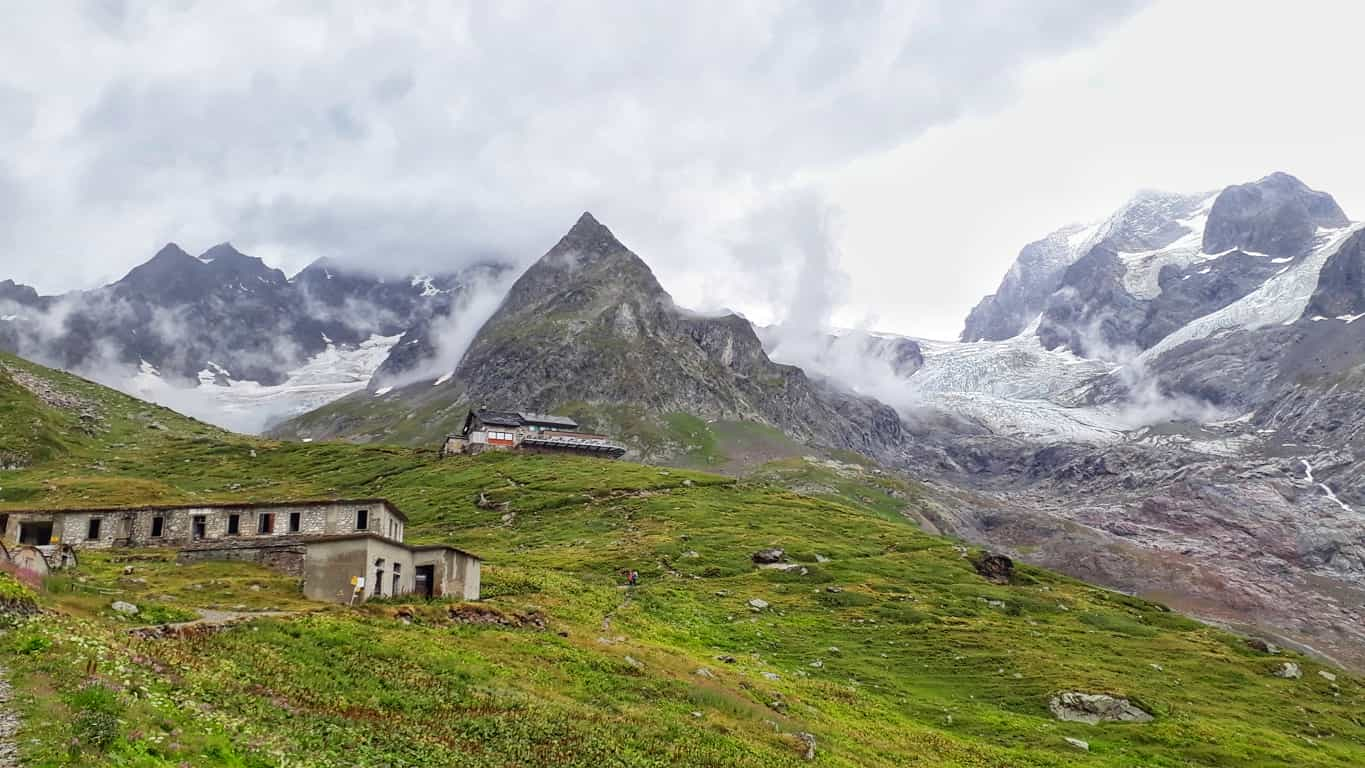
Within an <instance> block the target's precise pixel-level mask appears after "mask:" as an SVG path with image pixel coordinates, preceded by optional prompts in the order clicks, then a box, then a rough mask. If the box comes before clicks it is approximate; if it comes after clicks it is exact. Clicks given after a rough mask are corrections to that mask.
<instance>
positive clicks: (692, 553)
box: [682, 549, 701, 560]
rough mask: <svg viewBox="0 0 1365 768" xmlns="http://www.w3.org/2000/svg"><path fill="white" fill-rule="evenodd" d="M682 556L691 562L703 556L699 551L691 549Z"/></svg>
mask: <svg viewBox="0 0 1365 768" xmlns="http://www.w3.org/2000/svg"><path fill="white" fill-rule="evenodd" d="M682 556H683V557H685V558H687V559H689V560H695V559H696V558H698V557H701V554H700V553H698V552H697V550H695V549H689V550H687V551H686V552H684V553H682Z"/></svg>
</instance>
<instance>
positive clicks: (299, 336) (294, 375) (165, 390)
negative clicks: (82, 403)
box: [0, 243, 506, 431]
mask: <svg viewBox="0 0 1365 768" xmlns="http://www.w3.org/2000/svg"><path fill="white" fill-rule="evenodd" d="M505 269H506V268H505V267H503V266H501V265H498V264H477V265H475V266H472V267H466V268H464V269H462V270H460V271H458V272H452V273H447V274H434V275H413V276H406V277H401V278H394V277H385V276H381V275H379V274H376V273H372V272H362V271H357V270H355V269H353V268H346V267H342V266H340V265H338V264H337V263H335V262H333V261H331V260H328V259H321V260H318V261H316V262H314V263H312V264H310V265H309V266H308V267H306V268H305V269H303V270H302V271H300V272H299V273H298V274H296V275H294V276H293V277H287V276H286V275H285V274H284V273H283V272H281V271H280V270H278V269H274V268H271V267H270V266H268V265H266V264H265V263H264V262H263V261H262V260H261V259H259V258H256V257H252V256H248V255H246V254H243V253H241V252H240V251H238V250H237V249H236V248H234V247H233V246H232V245H231V244H230V243H221V244H219V245H216V246H213V247H212V248H209V249H208V250H206V251H204V252H203V253H201V254H200V255H198V256H192V255H190V254H189V253H187V252H186V251H185V250H184V249H182V248H181V247H180V246H179V245H177V244H175V243H169V244H167V245H166V246H165V247H163V248H161V249H160V250H159V251H157V253H156V254H155V255H153V256H152V258H150V259H149V260H148V261H146V262H145V263H143V264H141V265H139V266H137V267H135V268H134V269H132V270H131V271H129V273H128V274H127V275H125V276H124V277H123V278H121V279H119V280H118V281H116V282H114V283H111V284H109V285H107V286H104V287H101V288H97V289H94V290H89V291H78V292H73V293H67V294H63V295H59V296H41V295H39V294H38V293H37V291H35V290H33V289H32V288H29V287H27V286H19V285H15V284H14V283H13V282H12V281H6V282H5V283H3V284H0V348H3V349H5V350H7V351H11V352H15V353H17V354H21V355H24V356H26V357H29V358H31V359H33V360H36V361H39V362H44V363H47V364H51V365H55V366H59V367H62V368H65V369H67V370H71V371H76V372H79V373H82V374H83V375H86V376H89V377H90V378H93V379H96V380H99V381H101V382H104V383H107V384H110V385H112V386H116V387H118V388H120V389H123V390H125V391H129V392H132V393H134V394H138V395H141V396H145V397H149V398H151V399H153V400H157V401H158V402H162V403H165V404H168V405H173V406H175V407H177V408H180V409H182V410H185V411H186V412H188V413H190V414H192V415H195V416H198V417H200V418H204V419H205V420H208V421H211V422H214V423H217V424H220V425H224V426H229V427H232V428H235V429H239V430H245V431H259V430H260V429H263V428H264V427H265V426H266V425H267V424H269V423H270V422H272V421H274V420H276V419H278V418H282V417H284V416H287V415H290V414H293V413H298V412H302V411H306V410H308V409H310V408H313V407H317V406H319V405H322V404H324V403H326V402H328V401H329V400H332V399H335V398H336V397H340V396H341V395H344V394H345V393H346V392H349V391H352V390H354V389H356V388H359V387H363V386H364V385H365V384H366V383H367V382H368V381H369V379H370V377H371V376H373V375H374V373H375V371H376V370H378V369H379V368H380V367H381V366H382V365H383V364H384V363H385V362H386V361H388V359H389V357H390V354H391V352H392V350H393V348H394V345H395V344H396V343H397V342H398V341H399V340H400V339H401V337H402V336H403V335H404V334H406V333H407V332H408V331H409V330H411V329H412V328H414V327H417V326H423V327H426V326H430V325H432V324H437V325H440V324H442V323H444V322H446V320H447V319H448V318H449V317H450V316H452V315H453V314H457V313H458V312H459V311H460V309H461V308H462V307H464V306H465V305H467V304H468V303H469V302H470V301H472V300H473V299H474V296H475V294H477V293H479V292H480V291H483V290H485V289H486V288H487V287H488V286H493V285H496V283H497V279H498V277H499V276H500V275H501V274H502V273H503V272H504V271H505ZM390 365H396V363H391V364H390Z"/></svg>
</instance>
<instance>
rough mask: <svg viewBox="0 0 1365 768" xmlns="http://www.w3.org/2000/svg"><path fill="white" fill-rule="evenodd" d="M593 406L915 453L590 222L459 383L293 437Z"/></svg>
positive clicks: (395, 399) (318, 416) (474, 355)
mask: <svg viewBox="0 0 1365 768" xmlns="http://www.w3.org/2000/svg"><path fill="white" fill-rule="evenodd" d="M576 405H577V406H581V405H586V406H589V407H593V406H602V407H605V408H608V409H634V410H636V411H638V412H640V413H643V414H645V415H646V416H647V417H650V418H662V417H664V416H666V415H667V414H672V413H684V414H690V415H693V416H697V417H701V418H704V419H713V420H733V421H750V422H756V423H759V424H765V425H768V426H772V427H775V428H777V429H780V430H782V431H783V432H785V433H787V435H789V436H790V437H792V438H794V439H796V440H798V441H801V442H806V443H814V444H819V445H824V446H827V447H830V448H846V449H851V450H857V451H861V452H864V453H867V454H869V455H873V456H876V455H886V454H888V453H889V452H894V451H895V449H896V448H897V446H899V445H900V443H901V441H902V435H901V425H900V419H899V417H898V416H897V414H896V412H895V411H894V410H892V409H891V408H889V407H887V406H885V405H882V404H880V403H878V402H876V401H874V400H871V399H869V398H865V397H858V396H854V395H850V394H847V393H845V392H842V391H840V390H838V389H835V388H833V387H829V386H825V385H823V384H822V383H820V382H817V381H813V380H811V379H810V378H809V377H807V376H806V374H805V373H803V372H802V371H801V370H800V369H799V368H796V367H793V366H786V365H778V364H776V363H773V362H772V361H771V360H769V358H768V356H767V354H766V353H765V352H764V350H763V346H762V344H761V343H760V341H759V339H758V336H757V335H756V334H755V332H754V330H753V327H752V326H751V325H750V324H749V322H748V321H747V320H745V319H744V318H742V317H739V316H737V315H722V316H703V315H699V314H696V313H692V312H689V311H687V310H685V309H683V308H681V307H678V306H677V305H676V304H674V302H673V299H672V298H671V297H670V296H669V295H668V293H667V292H666V291H664V289H663V287H662V286H660V285H659V283H658V281H657V280H656V279H655V277H654V274H653V273H652V272H651V271H650V269H649V267H648V266H647V265H646V264H645V263H644V261H642V260H641V259H640V258H639V257H638V256H636V255H635V254H634V253H632V252H631V251H630V250H629V249H628V248H626V247H625V246H624V245H622V244H621V242H620V241H618V240H617V239H616V237H615V236H614V235H612V233H611V231H610V230H608V229H607V228H606V227H604V226H603V225H602V224H600V223H599V222H598V221H597V220H596V219H594V218H593V217H592V216H591V215H590V214H584V215H583V216H582V217H581V218H580V219H579V220H578V222H577V223H576V224H575V225H574V226H573V228H572V229H570V230H569V232H568V233H567V234H566V235H565V236H564V237H563V238H562V239H561V240H560V241H559V242H558V243H557V244H556V245H555V246H554V247H553V248H551V249H550V250H549V252H547V253H546V254H545V255H544V256H543V257H542V258H541V259H540V260H539V261H537V262H536V263H535V264H534V265H532V266H531V267H530V268H529V269H527V270H526V272H525V273H524V274H522V275H521V277H520V278H519V279H518V280H517V281H516V282H515V283H514V284H513V286H512V288H511V290H510V292H509V293H508V295H507V297H506V298H505V299H504V300H503V302H502V304H501V305H500V307H499V308H498V310H497V311H496V312H495V313H494V314H493V316H492V317H491V318H490V319H489V320H488V322H487V323H485V324H484V326H483V327H482V328H481V329H480V330H479V332H478V334H477V335H476V336H475V337H474V339H473V341H472V343H471V344H470V346H469V348H468V350H467V351H466V352H465V354H464V357H463V358H462V359H461V361H460V363H459V366H458V367H457V368H456V369H455V370H454V371H453V372H452V375H451V376H449V377H443V379H441V380H437V381H436V382H434V383H433V382H431V381H426V382H420V383H417V384H413V385H410V386H408V387H405V388H402V389H396V390H393V391H384V388H382V387H380V388H378V389H374V391H371V392H368V393H359V394H357V395H354V396H351V397H349V398H347V399H345V400H342V401H339V402H337V403H335V404H333V405H332V406H328V407H325V408H323V409H320V410H319V411H317V412H314V413H312V414H308V415H305V416H303V417H300V418H298V419H295V420H293V421H292V422H290V423H288V424H285V425H283V426H282V427H281V428H280V429H278V430H277V431H276V434H280V435H291V436H299V437H312V438H318V437H336V436H346V437H362V438H370V439H385V438H391V437H392V436H393V434H394V433H393V431H392V424H391V423H386V422H388V420H390V419H391V418H392V416H393V414H394V413H395V412H398V411H402V410H406V411H409V412H415V413H418V414H420V416H419V418H420V419H422V422H423V424H422V427H421V429H419V430H418V431H417V432H415V433H412V435H411V436H412V437H413V438H414V439H416V440H423V441H433V440H438V439H439V438H440V436H441V435H442V434H444V433H445V432H447V431H453V430H454V429H455V428H457V427H458V425H459V423H460V421H461V420H462V419H463V417H464V413H465V411H466V410H468V408H470V407H481V406H486V407H491V408H506V409H513V410H544V411H554V410H558V409H562V408H565V407H572V406H576Z"/></svg>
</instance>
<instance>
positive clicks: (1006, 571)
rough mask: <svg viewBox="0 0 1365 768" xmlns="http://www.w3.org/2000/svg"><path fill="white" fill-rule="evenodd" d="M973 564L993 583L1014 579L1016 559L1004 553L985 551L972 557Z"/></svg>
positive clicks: (983, 576)
mask: <svg viewBox="0 0 1365 768" xmlns="http://www.w3.org/2000/svg"><path fill="white" fill-rule="evenodd" d="M972 566H973V567H974V568H976V572H977V573H979V574H981V577H982V578H984V579H985V580H986V581H989V582H991V583H992V584H1009V583H1010V581H1011V580H1013V579H1014V561H1013V560H1011V559H1009V558H1008V557H1006V556H1004V555H997V554H993V553H990V552H983V553H981V554H980V555H978V556H977V557H975V558H973V559H972Z"/></svg>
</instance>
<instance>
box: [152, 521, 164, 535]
mask: <svg viewBox="0 0 1365 768" xmlns="http://www.w3.org/2000/svg"><path fill="white" fill-rule="evenodd" d="M165 528H166V518H164V517H154V518H152V538H154V539H159V538H161V534H163V533H165Z"/></svg>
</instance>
